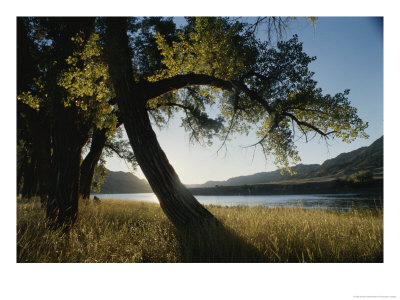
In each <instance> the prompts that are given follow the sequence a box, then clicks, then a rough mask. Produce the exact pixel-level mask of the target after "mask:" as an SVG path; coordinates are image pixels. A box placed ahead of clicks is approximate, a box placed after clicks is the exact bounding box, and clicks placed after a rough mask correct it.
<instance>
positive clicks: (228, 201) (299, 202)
mask: <svg viewBox="0 0 400 300" xmlns="http://www.w3.org/2000/svg"><path fill="white" fill-rule="evenodd" d="M96 196H97V197H99V198H100V199H101V198H103V199H105V198H113V199H121V200H127V201H145V202H156V203H158V200H157V197H156V196H155V195H154V194H153V193H134V194H97V195H96ZM195 197H196V198H197V200H199V202H200V203H202V204H212V205H221V206H239V205H244V206H256V205H261V206H266V207H303V208H307V209H310V208H318V209H343V210H348V209H350V208H357V209H375V208H382V206H383V200H382V196H375V195H362V194H311V195H310V194H307V195H242V196H234V195H229V196H212V195H207V196H205V195H195Z"/></svg>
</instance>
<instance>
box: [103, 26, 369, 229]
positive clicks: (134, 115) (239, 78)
mask: <svg viewBox="0 0 400 300" xmlns="http://www.w3.org/2000/svg"><path fill="white" fill-rule="evenodd" d="M188 21H189V22H188V25H187V26H186V28H185V29H184V30H182V31H178V32H177V35H176V36H177V38H175V39H172V41H171V40H167V38H166V36H165V35H163V34H161V33H157V32H155V39H156V44H157V47H158V50H159V53H160V55H161V57H162V59H161V64H158V66H159V68H157V69H152V70H151V72H141V69H140V68H138V67H137V66H136V65H135V57H134V56H133V55H134V54H135V50H136V49H135V48H134V47H135V44H134V43H132V41H131V40H132V39H134V37H135V32H132V26H131V25H129V26H128V24H129V21H128V20H127V19H126V18H106V19H105V30H106V31H105V35H104V37H105V49H104V50H105V58H106V61H107V62H108V65H109V71H110V75H111V78H112V82H113V88H114V91H115V94H116V99H117V103H118V107H119V109H120V113H121V117H122V120H123V122H124V126H125V129H126V132H127V135H128V137H129V141H130V144H131V146H132V149H133V151H134V153H135V156H136V159H137V162H138V164H139V166H140V168H141V169H142V171H143V173H144V175H145V176H146V178H147V180H148V182H149V184H150V186H151V187H152V189H153V191H154V193H155V194H156V196H157V198H158V199H159V202H160V205H161V207H162V209H163V210H164V212H165V213H166V215H167V216H168V218H169V219H170V220H171V221H172V223H173V224H174V225H175V226H176V227H177V228H178V229H180V230H185V229H186V228H188V227H191V225H193V224H195V223H199V222H200V223H201V222H203V221H204V220H208V219H214V217H213V216H212V214H211V213H210V212H209V211H208V210H207V209H205V208H204V207H203V206H202V205H201V204H199V202H198V201H197V200H196V199H195V198H194V197H193V195H192V194H191V193H190V192H189V191H188V190H187V189H186V188H185V187H184V185H183V184H182V183H181V181H180V180H179V177H178V174H177V173H176V172H175V170H174V168H173V167H172V166H171V164H170V163H169V161H168V159H167V157H166V155H165V153H164V151H163V150H162V149H161V147H160V145H159V143H158V141H157V137H156V135H155V133H154V131H153V129H152V123H151V119H150V117H149V111H151V115H152V117H153V118H155V119H156V120H157V119H161V120H162V117H163V116H169V115H171V114H173V113H175V112H176V111H177V110H179V109H180V110H183V111H184V112H185V113H186V115H187V118H185V119H183V125H184V127H185V128H186V129H188V130H190V131H191V132H192V135H193V136H194V137H195V138H196V139H198V140H200V141H209V140H210V138H211V137H212V136H214V135H217V136H219V137H220V138H221V139H222V141H223V142H225V141H226V140H227V139H228V138H229V135H232V134H248V133H249V132H250V131H251V130H254V131H255V132H256V134H257V136H258V137H259V140H258V141H257V142H256V143H255V144H254V146H259V147H260V148H261V149H262V151H263V152H264V153H265V154H266V155H273V156H274V157H275V163H276V164H277V165H278V166H279V167H281V168H283V169H287V170H289V171H290V165H291V164H293V163H296V162H298V161H299V160H300V158H299V155H298V152H297V150H296V146H295V143H294V134H295V132H296V131H297V132H301V133H303V134H304V135H305V136H307V135H308V134H309V133H315V134H317V135H320V136H321V137H323V138H325V139H327V138H329V137H336V138H340V139H342V140H343V141H345V142H351V141H352V140H354V139H355V138H356V137H364V136H365V133H364V130H365V128H366V127H367V123H364V122H363V121H362V120H361V119H360V118H359V117H358V116H357V110H356V109H355V108H354V107H352V106H351V105H350V102H349V100H348V97H347V96H348V94H349V91H348V90H345V91H344V92H342V93H337V94H335V95H333V96H331V95H325V94H323V93H322V90H321V89H319V88H317V86H316V85H317V82H316V81H315V80H313V79H312V76H313V73H312V72H310V71H309V69H308V65H309V64H310V63H311V62H312V61H313V60H315V58H314V57H309V56H308V55H307V54H306V53H304V52H303V49H302V44H301V43H300V42H299V41H298V39H297V37H296V36H294V37H293V38H292V39H290V40H288V41H281V42H279V43H278V44H277V45H276V47H273V46H271V45H270V44H268V42H265V41H264V42H263V41H261V40H259V39H257V37H256V35H255V33H254V32H252V31H251V30H249V29H248V26H247V27H246V26H244V24H242V23H240V22H231V21H230V20H229V19H226V18H191V19H189V20H188ZM154 65H156V64H153V66H154ZM146 70H148V69H146ZM209 105H213V106H216V107H218V108H219V116H218V117H217V118H214V119H211V118H210V117H209V116H208V115H207V111H206V108H207V106H209Z"/></svg>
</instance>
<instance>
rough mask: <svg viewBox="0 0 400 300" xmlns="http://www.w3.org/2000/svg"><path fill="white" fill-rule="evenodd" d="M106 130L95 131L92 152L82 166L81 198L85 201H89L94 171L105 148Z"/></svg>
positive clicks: (91, 146)
mask: <svg viewBox="0 0 400 300" xmlns="http://www.w3.org/2000/svg"><path fill="white" fill-rule="evenodd" d="M106 141H107V137H106V130H105V129H102V130H98V129H95V130H94V132H93V136H92V144H91V145H90V151H89V153H88V154H87V155H86V157H85V159H84V160H83V162H82V165H81V177H80V179H81V180H80V188H79V189H80V194H81V195H80V196H81V197H82V198H83V199H89V197H90V190H91V186H92V181H93V176H94V169H95V168H96V165H97V163H98V161H99V159H100V156H101V153H102V152H103V148H104V146H105V144H106Z"/></svg>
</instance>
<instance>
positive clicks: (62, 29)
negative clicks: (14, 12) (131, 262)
mask: <svg viewBox="0 0 400 300" xmlns="http://www.w3.org/2000/svg"><path fill="white" fill-rule="evenodd" d="M95 25H96V20H95V18H18V46H17V47H18V49H20V50H19V52H18V58H17V60H18V66H19V68H18V71H19V72H18V82H21V84H19V85H18V100H19V103H18V104H19V107H24V108H26V107H28V108H29V109H27V111H29V112H30V113H31V115H34V114H33V113H32V111H33V112H35V113H36V114H37V115H40V118H41V119H43V120H45V121H46V124H49V128H51V130H49V135H48V138H49V139H48V140H49V142H50V140H51V170H49V171H48V172H47V175H48V176H49V173H50V176H49V184H48V186H49V188H48V193H47V194H48V197H47V204H46V207H47V217H48V218H49V219H50V220H51V221H52V223H53V224H54V225H56V226H61V225H64V224H72V223H73V222H74V221H75V219H76V216H77V210H78V199H79V195H80V186H81V187H82V188H83V189H84V190H85V192H86V191H87V189H88V187H89V190H90V185H89V184H90V183H91V178H92V177H93V171H94V166H95V165H96V164H97V161H98V159H99V157H100V154H101V151H102V149H103V148H102V147H101V145H102V144H105V142H106V141H105V140H107V139H110V138H112V136H113V134H114V132H115V130H116V128H117V127H118V126H117V125H118V116H117V107H116V106H115V105H114V104H113V103H112V87H111V85H110V84H109V79H108V72H107V68H108V67H107V65H106V64H105V63H104V61H103V59H102V57H101V55H100V54H101V45H100V43H99V35H98V34H97V33H96V30H95ZM24 47H26V48H25V49H28V50H25V51H24ZM24 71H26V72H24ZM19 113H23V111H22V110H20V109H19ZM24 115H25V116H24V118H23V120H24V122H25V123H26V124H27V125H26V127H27V128H35V126H34V125H37V124H36V123H37V122H36V120H37V119H38V118H36V119H35V120H33V118H29V119H28V118H27V117H26V115H27V114H26V113H25V114H24ZM119 125H120V123H119ZM91 132H92V139H91V140H92V147H91V148H92V149H91V150H92V151H89V154H90V155H89V156H87V157H86V158H85V160H84V161H83V162H84V163H83V164H82V167H83V168H81V159H82V149H83V147H84V145H85V144H86V143H87V142H88V140H89V137H90V134H91ZM28 135H30V136H31V140H32V141H35V140H36V139H37V137H38V136H39V135H38V134H37V133H34V132H32V133H30V134H28ZM35 144H37V143H34V145H35ZM103 147H104V146H103ZM49 152H50V147H49ZM48 154H50V153H48ZM48 156H49V155H48ZM39 166H40V165H39ZM81 171H82V172H83V176H85V179H86V178H89V180H88V182H89V184H88V183H87V182H85V180H83V184H82V185H81V184H80V182H81V180H80V178H81V176H80V173H81ZM26 175H28V174H26ZM28 177H29V175H28V176H25V177H24V178H26V179H29V178H28Z"/></svg>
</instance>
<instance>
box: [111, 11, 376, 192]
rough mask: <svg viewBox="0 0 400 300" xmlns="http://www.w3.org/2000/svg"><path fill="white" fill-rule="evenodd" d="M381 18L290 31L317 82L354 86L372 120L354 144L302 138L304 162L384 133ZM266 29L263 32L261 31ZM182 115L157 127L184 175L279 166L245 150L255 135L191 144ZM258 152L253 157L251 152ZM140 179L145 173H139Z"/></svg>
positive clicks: (120, 167) (191, 178)
mask: <svg viewBox="0 0 400 300" xmlns="http://www.w3.org/2000/svg"><path fill="white" fill-rule="evenodd" d="M382 30H383V29H382V19H380V18H363V17H339V18H336V17H321V18H319V19H318V21H317V24H316V25H315V26H312V25H311V24H310V23H309V22H306V21H305V20H304V19H302V18H300V19H298V20H295V21H294V23H293V24H292V26H291V28H289V29H288V30H287V32H286V37H287V38H290V37H291V36H292V35H293V34H298V35H299V39H300V41H302V42H303V47H304V51H305V52H306V53H307V54H309V55H310V56H316V57H317V60H316V61H314V62H312V63H311V65H310V69H311V70H312V71H314V72H315V75H314V76H315V77H314V78H315V79H316V80H317V82H318V86H319V87H321V88H322V90H323V92H324V93H329V94H334V93H337V92H342V91H343V90H345V89H350V95H349V99H350V101H351V103H352V105H353V106H355V107H356V108H357V109H358V112H359V116H360V117H361V118H362V119H363V120H364V121H367V122H369V128H368V129H367V133H368V134H369V135H370V138H369V139H368V140H364V139H357V140H356V141H355V142H353V143H351V144H346V143H343V142H341V141H339V140H331V141H329V145H327V144H326V143H325V141H323V140H321V139H320V138H318V137H317V138H315V139H314V140H312V141H311V142H309V143H305V141H301V140H300V141H298V142H297V147H298V150H299V153H300V157H301V158H302V163H305V164H312V163H318V164H321V163H322V162H323V161H325V160H326V159H329V158H333V157H336V156H337V155H339V154H340V153H342V152H349V151H352V150H354V149H357V148H359V147H362V146H368V145H369V144H371V143H372V142H373V141H375V140H376V139H377V138H379V137H381V136H382V134H383V32H382ZM260 34H262V32H260ZM179 125H180V119H179V116H178V117H176V118H174V120H172V122H171V124H170V125H169V127H168V128H166V129H164V130H162V131H160V130H158V129H157V128H155V131H156V133H157V136H158V139H159V142H160V144H161V146H162V148H163V149H164V151H165V152H166V154H167V157H168V158H169V160H170V162H171V164H172V165H173V166H174V168H175V170H176V171H177V173H178V175H179V176H180V178H181V180H182V181H183V182H184V183H186V184H190V183H192V184H193V183H204V182H205V181H207V180H226V179H228V178H230V177H234V176H240V175H249V174H253V173H256V172H265V171H272V170H275V169H276V167H275V165H274V164H273V159H272V158H271V159H269V160H267V161H266V160H265V158H264V156H263V155H262V153H261V152H260V151H259V150H256V152H254V151H253V150H252V149H244V148H243V147H242V146H246V145H250V144H252V143H254V142H255V141H256V138H255V136H253V135H251V136H249V137H242V136H238V137H236V139H234V140H233V141H232V142H230V143H229V144H228V148H227V151H224V150H222V151H220V152H219V153H218V154H217V150H218V148H219V146H220V143H221V142H220V141H219V140H216V141H215V142H214V145H213V146H212V147H211V148H203V147H201V146H199V145H190V144H189V142H188V135H187V134H186V133H185V132H184V130H183V129H182V128H181V127H180V126H179ZM253 154H254V156H253ZM107 168H109V169H110V170H113V171H128V170H129V168H128V167H127V165H126V164H125V163H124V162H122V161H121V160H119V159H118V158H116V157H113V158H111V159H109V160H108V161H107ZM135 174H136V175H138V176H139V177H141V178H144V177H143V174H142V172H141V171H140V169H138V170H137V171H136V172H135Z"/></svg>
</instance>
